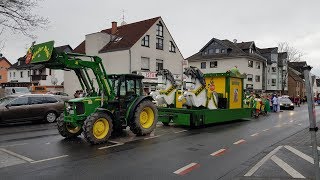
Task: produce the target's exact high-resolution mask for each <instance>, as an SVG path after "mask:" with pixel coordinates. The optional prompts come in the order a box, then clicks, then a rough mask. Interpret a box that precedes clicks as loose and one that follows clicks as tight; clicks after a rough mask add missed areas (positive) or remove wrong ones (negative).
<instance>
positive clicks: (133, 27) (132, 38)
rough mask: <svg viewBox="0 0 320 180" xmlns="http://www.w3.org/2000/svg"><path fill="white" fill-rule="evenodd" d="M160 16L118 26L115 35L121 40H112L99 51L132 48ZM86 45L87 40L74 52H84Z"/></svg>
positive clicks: (106, 30) (108, 31)
mask: <svg viewBox="0 0 320 180" xmlns="http://www.w3.org/2000/svg"><path fill="white" fill-rule="evenodd" d="M160 18H161V17H155V18H152V19H147V20H144V21H139V22H135V23H131V24H126V25H122V26H118V27H117V31H116V33H115V34H114V35H115V36H116V37H119V38H121V39H120V40H119V41H110V42H109V43H108V44H106V45H105V46H104V47H103V48H102V49H101V50H100V51H99V53H104V52H108V51H116V50H122V49H129V48H131V47H132V46H133V45H134V44H135V43H136V42H137V41H138V40H139V39H140V38H141V37H142V36H143V35H144V34H145V33H146V32H147V31H148V30H149V29H150V28H151V26H152V25H153V24H154V23H156V22H157V21H158V20H159V19H160ZM101 32H104V33H108V34H111V28H109V29H104V30H102V31H101ZM85 46H86V45H85V41H83V42H82V43H81V44H79V45H78V46H77V47H76V48H75V49H74V51H73V52H75V53H82V54H84V53H85Z"/></svg>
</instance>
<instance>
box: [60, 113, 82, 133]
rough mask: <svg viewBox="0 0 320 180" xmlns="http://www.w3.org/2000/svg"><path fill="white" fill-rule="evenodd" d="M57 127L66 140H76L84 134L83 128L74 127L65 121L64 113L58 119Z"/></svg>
mask: <svg viewBox="0 0 320 180" xmlns="http://www.w3.org/2000/svg"><path fill="white" fill-rule="evenodd" d="M57 127H58V131H59V133H60V135H61V136H63V137H65V138H75V137H78V136H79V135H80V134H81V133H82V128H81V127H73V126H71V125H70V124H68V123H66V122H65V121H64V118H63V113H61V115H60V116H59V117H58V118H57Z"/></svg>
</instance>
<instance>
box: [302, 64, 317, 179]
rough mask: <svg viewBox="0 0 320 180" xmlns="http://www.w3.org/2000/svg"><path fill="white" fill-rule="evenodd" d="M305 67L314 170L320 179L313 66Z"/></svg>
mask: <svg viewBox="0 0 320 180" xmlns="http://www.w3.org/2000/svg"><path fill="white" fill-rule="evenodd" d="M303 69H304V79H305V84H306V95H307V102H308V111H309V123H310V126H309V130H310V134H311V144H312V152H313V158H314V168H315V169H314V171H315V175H316V180H320V171H319V156H318V148H317V131H318V127H317V124H316V111H315V107H314V97H313V92H312V86H311V82H312V80H311V76H310V70H311V66H305V67H303Z"/></svg>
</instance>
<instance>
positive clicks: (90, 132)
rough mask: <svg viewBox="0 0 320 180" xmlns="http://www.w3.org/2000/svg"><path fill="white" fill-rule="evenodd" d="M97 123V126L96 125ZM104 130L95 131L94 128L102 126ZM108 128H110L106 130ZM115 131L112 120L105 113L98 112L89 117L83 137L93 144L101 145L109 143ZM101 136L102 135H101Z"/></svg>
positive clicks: (85, 122) (84, 126)
mask: <svg viewBox="0 0 320 180" xmlns="http://www.w3.org/2000/svg"><path fill="white" fill-rule="evenodd" d="M96 123H97V124H96ZM101 123H102V124H103V127H104V128H102V129H100V130H101V131H102V132H100V131H99V130H97V131H94V126H99V125H102V124H101ZM100 127H101V126H100ZM106 128H108V129H107V130H106ZM112 131H113V124H112V118H111V117H110V116H109V115H108V114H106V113H103V112H96V113H93V114H91V115H90V116H88V117H87V119H86V120H85V121H84V124H83V135H84V137H85V139H86V140H87V141H88V142H89V143H91V144H101V143H105V142H107V141H108V139H109V137H110V136H111V133H112ZM99 134H100V135H99Z"/></svg>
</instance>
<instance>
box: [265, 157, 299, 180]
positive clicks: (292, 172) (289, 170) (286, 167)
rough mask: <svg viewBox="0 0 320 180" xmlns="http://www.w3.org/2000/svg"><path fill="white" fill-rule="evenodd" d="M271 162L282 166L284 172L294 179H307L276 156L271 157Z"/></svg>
mask: <svg viewBox="0 0 320 180" xmlns="http://www.w3.org/2000/svg"><path fill="white" fill-rule="evenodd" d="M271 160H272V161H273V162H275V163H276V164H277V165H278V166H280V167H281V168H282V169H283V170H284V171H286V172H287V173H288V174H289V175H290V176H291V177H293V178H305V177H304V176H302V174H300V173H299V172H298V171H296V170H295V169H293V168H292V167H291V166H290V165H289V164H287V163H286V162H284V161H283V160H282V159H280V158H278V157H277V156H276V155H273V156H272V157H271Z"/></svg>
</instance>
